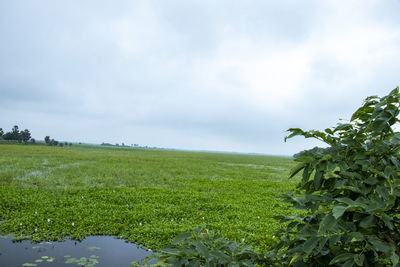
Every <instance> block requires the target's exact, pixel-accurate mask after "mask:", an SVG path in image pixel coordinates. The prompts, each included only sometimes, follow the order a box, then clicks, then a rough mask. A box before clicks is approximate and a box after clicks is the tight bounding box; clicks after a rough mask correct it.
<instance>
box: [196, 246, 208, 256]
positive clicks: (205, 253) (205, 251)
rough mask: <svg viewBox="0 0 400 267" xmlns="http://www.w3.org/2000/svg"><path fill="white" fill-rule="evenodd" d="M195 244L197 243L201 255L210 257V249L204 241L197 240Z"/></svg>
mask: <svg viewBox="0 0 400 267" xmlns="http://www.w3.org/2000/svg"><path fill="white" fill-rule="evenodd" d="M194 245H195V247H196V250H197V252H198V253H199V254H200V255H201V256H203V257H205V258H208V257H209V253H208V249H207V248H206V246H205V245H204V244H203V243H201V242H195V243H194Z"/></svg>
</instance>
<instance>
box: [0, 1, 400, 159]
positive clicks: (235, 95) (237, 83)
mask: <svg viewBox="0 0 400 267" xmlns="http://www.w3.org/2000/svg"><path fill="white" fill-rule="evenodd" d="M399 10H400V4H399V2H397V1H390V0H388V1H346V3H343V2H340V3H339V2H332V1H289V0H288V1H279V2H272V1H256V0H254V1H246V2H243V1H217V2H216V1H208V0H207V1H202V2H198V1H185V2H182V1H165V2H155V1H135V2H131V1H116V2H113V3H112V4H110V3H108V2H105V1H87V2H85V3H81V2H78V1H69V2H68V3H67V2H54V1H37V2H30V1H25V2H23V3H16V2H2V3H0V34H1V35H2V40H3V42H2V44H0V59H1V60H0V112H1V114H4V116H1V118H0V127H3V128H6V129H7V128H11V127H12V125H14V124H20V127H21V128H24V127H25V128H26V127H29V129H31V131H32V133H33V135H34V136H35V137H36V134H37V137H40V136H44V135H52V136H54V137H55V138H58V139H65V140H71V141H85V142H98V143H99V142H102V141H105V142H111V143H115V142H122V141H124V142H125V143H140V144H147V145H150V146H151V145H157V146H163V147H176V148H186V149H210V150H213V149H214V150H225V151H241V152H262V153H271V154H292V153H295V152H297V151H298V150H302V149H305V148H307V147H312V146H314V145H315V144H316V143H315V142H308V141H307V142H304V140H301V139H298V140H291V141H290V142H289V143H286V144H284V143H283V141H282V140H283V137H284V136H285V132H284V131H285V130H286V129H287V128H289V127H301V128H305V129H323V128H326V127H329V126H333V125H334V124H335V123H336V122H337V119H338V118H339V117H343V118H348V117H349V116H350V115H351V113H352V112H353V111H354V110H355V108H357V107H358V106H359V105H360V104H361V101H362V99H363V98H364V97H366V96H368V95H373V94H378V95H384V94H386V93H387V92H388V91H389V90H390V89H392V88H393V87H395V86H396V85H397V84H398V83H399V80H398V79H399V78H398V73H400V67H399V66H398V64H397V62H399V60H400V52H399V51H400V49H399V48H400V30H399V29H400V28H399V21H398V19H397V14H398V11H399Z"/></svg>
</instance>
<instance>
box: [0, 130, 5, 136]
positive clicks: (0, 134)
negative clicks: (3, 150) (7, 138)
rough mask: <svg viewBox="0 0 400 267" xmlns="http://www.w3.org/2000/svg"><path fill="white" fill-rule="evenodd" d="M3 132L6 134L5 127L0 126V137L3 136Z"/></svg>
mask: <svg viewBox="0 0 400 267" xmlns="http://www.w3.org/2000/svg"><path fill="white" fill-rule="evenodd" d="M3 134H4V132H3V128H0V137H2V136H3Z"/></svg>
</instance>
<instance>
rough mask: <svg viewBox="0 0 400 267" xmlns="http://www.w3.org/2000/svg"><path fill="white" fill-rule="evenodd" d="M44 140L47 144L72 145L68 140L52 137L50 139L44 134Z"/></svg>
mask: <svg viewBox="0 0 400 267" xmlns="http://www.w3.org/2000/svg"><path fill="white" fill-rule="evenodd" d="M44 142H45V143H46V144H47V145H49V146H72V143H68V142H64V143H63V142H60V141H57V140H54V139H50V136H48V135H47V136H46V137H45V138H44Z"/></svg>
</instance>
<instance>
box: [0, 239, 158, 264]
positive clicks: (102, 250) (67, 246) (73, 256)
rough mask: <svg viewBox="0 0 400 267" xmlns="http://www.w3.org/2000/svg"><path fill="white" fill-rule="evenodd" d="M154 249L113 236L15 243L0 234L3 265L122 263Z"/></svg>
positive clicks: (0, 261) (141, 256)
mask: <svg viewBox="0 0 400 267" xmlns="http://www.w3.org/2000/svg"><path fill="white" fill-rule="evenodd" d="M150 253H151V252H149V251H146V250H145V249H143V248H140V247H138V246H136V245H135V244H132V243H126V242H125V241H123V240H121V239H116V238H114V237H111V236H90V237H86V238H85V239H84V240H83V241H82V242H78V241H74V240H66V241H63V242H42V243H31V242H30V241H28V240H25V241H22V242H15V243H13V242H12V241H11V239H9V238H2V237H0V267H14V266H18V267H20V266H37V267H40V266H49V267H58V266H62V267H68V266H70V267H74V266H81V267H82V266H85V267H113V266H115V267H123V266H129V265H130V263H131V262H133V261H140V260H142V259H144V258H145V257H146V256H148V255H149V254H150Z"/></svg>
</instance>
